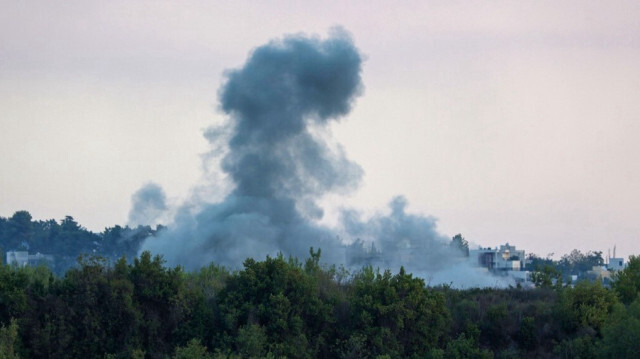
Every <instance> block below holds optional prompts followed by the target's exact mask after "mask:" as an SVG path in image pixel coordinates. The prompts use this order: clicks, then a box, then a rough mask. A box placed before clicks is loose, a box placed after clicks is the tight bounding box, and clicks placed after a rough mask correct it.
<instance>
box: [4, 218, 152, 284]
mask: <svg viewBox="0 0 640 359" xmlns="http://www.w3.org/2000/svg"><path fill="white" fill-rule="evenodd" d="M162 229H163V227H162V226H157V227H156V228H151V227H150V226H138V227H136V228H130V227H128V226H125V227H121V226H118V225H116V226H113V227H108V228H105V229H104V231H103V232H102V233H94V232H91V231H89V230H87V229H86V228H84V227H82V226H80V225H79V224H78V222H76V221H75V220H74V219H73V217H71V216H66V217H65V218H64V219H62V220H60V222H58V221H56V220H54V219H49V220H45V221H41V220H40V221H34V220H33V219H32V217H31V214H30V213H29V212H27V211H17V212H15V213H14V214H13V216H11V217H9V218H5V217H0V253H2V255H3V258H2V261H4V253H5V252H7V251H28V252H29V253H32V254H35V253H41V254H47V255H52V256H53V257H54V261H53V263H48V266H49V267H50V268H51V269H52V270H53V271H54V272H55V273H56V274H58V275H62V274H63V273H64V272H65V271H66V270H67V269H69V268H70V267H72V266H74V265H75V263H76V260H77V258H78V256H80V255H82V254H87V253H90V254H93V255H100V256H102V257H105V258H108V259H111V260H113V261H115V260H117V259H118V258H120V257H121V256H123V255H125V256H127V258H133V257H135V256H136V255H137V254H138V251H139V249H140V245H141V244H142V242H143V241H144V240H145V239H146V238H147V237H149V236H155V235H156V233H157V232H158V231H160V230H162Z"/></svg>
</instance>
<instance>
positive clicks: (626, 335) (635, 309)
mask: <svg viewBox="0 0 640 359" xmlns="http://www.w3.org/2000/svg"><path fill="white" fill-rule="evenodd" d="M638 353H640V300H639V299H636V300H635V301H633V303H631V305H629V307H625V306H624V305H622V304H616V305H615V306H614V309H613V313H612V314H611V315H610V316H609V317H608V318H607V320H606V322H605V324H604V326H603V328H602V343H601V347H600V356H601V357H602V358H636V357H637V356H638Z"/></svg>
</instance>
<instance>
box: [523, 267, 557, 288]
mask: <svg viewBox="0 0 640 359" xmlns="http://www.w3.org/2000/svg"><path fill="white" fill-rule="evenodd" d="M531 281H532V282H533V284H535V286H536V287H538V288H560V287H562V273H561V272H560V271H559V270H558V269H556V268H555V267H553V266H550V265H545V266H543V267H542V268H538V269H536V270H534V271H533V272H531Z"/></svg>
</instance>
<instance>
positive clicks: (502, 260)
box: [469, 243, 525, 271]
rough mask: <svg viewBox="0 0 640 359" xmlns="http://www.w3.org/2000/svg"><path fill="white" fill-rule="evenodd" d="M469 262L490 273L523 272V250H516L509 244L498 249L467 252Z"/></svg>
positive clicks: (480, 249)
mask: <svg viewBox="0 0 640 359" xmlns="http://www.w3.org/2000/svg"><path fill="white" fill-rule="evenodd" d="M469 260H470V261H471V262H472V264H473V265H477V266H480V267H485V268H487V269H489V270H491V271H521V270H524V267H525V264H524V250H517V249H516V247H515V246H510V245H509V243H507V244H505V245H501V246H500V248H493V249H492V248H479V249H471V250H469Z"/></svg>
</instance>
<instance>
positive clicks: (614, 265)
mask: <svg viewBox="0 0 640 359" xmlns="http://www.w3.org/2000/svg"><path fill="white" fill-rule="evenodd" d="M607 269H608V270H610V271H614V270H622V269H624V258H609V263H607Z"/></svg>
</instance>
